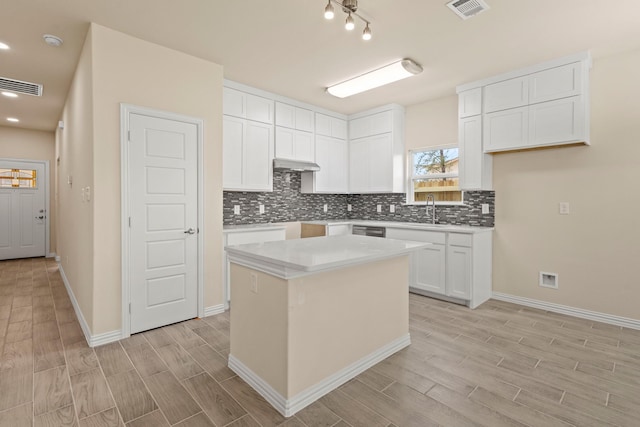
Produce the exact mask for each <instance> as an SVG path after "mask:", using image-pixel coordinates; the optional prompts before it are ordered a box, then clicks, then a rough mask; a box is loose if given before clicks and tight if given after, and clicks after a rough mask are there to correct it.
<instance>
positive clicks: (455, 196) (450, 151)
mask: <svg viewBox="0 0 640 427" xmlns="http://www.w3.org/2000/svg"><path fill="white" fill-rule="evenodd" d="M409 153H410V155H411V166H412V168H411V191H410V192H409V201H408V202H409V203H421V202H426V200H427V195H428V194H433V197H434V199H435V201H436V202H440V203H443V204H446V203H461V202H462V191H460V184H459V178H458V147H455V146H446V147H430V148H429V149H428V150H416V151H410V152H409Z"/></svg>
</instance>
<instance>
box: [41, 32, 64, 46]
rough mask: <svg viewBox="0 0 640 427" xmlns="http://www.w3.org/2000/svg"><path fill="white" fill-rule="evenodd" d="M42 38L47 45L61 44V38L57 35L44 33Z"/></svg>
mask: <svg viewBox="0 0 640 427" xmlns="http://www.w3.org/2000/svg"><path fill="white" fill-rule="evenodd" d="M42 38H43V39H44V42H45V43H46V44H48V45H49V46H53V47H59V46H62V39H61V38H60V37H57V36H54V35H51V34H44V35H43V36H42Z"/></svg>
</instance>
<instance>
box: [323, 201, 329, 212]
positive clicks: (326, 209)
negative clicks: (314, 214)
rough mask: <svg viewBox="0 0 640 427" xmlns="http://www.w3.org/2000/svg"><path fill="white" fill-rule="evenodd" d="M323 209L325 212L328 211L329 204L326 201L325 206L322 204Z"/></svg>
mask: <svg viewBox="0 0 640 427" xmlns="http://www.w3.org/2000/svg"><path fill="white" fill-rule="evenodd" d="M322 210H323V211H324V213H327V211H328V210H329V206H328V205H327V204H326V203H325V204H324V206H322Z"/></svg>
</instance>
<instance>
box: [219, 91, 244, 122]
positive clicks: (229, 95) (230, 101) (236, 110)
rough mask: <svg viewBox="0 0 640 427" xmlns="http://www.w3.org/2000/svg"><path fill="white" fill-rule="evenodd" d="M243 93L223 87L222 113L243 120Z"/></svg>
mask: <svg viewBox="0 0 640 427" xmlns="http://www.w3.org/2000/svg"><path fill="white" fill-rule="evenodd" d="M245 95H246V94H245V93H244V92H240V91H239V90H235V89H231V88H228V87H225V88H223V89H222V113H223V114H226V115H228V116H234V117H241V118H244V116H245V111H244V105H245V104H244V102H245Z"/></svg>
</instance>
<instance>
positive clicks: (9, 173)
mask: <svg viewBox="0 0 640 427" xmlns="http://www.w3.org/2000/svg"><path fill="white" fill-rule="evenodd" d="M0 188H37V176H36V171H35V170H33V169H2V168H0Z"/></svg>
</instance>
